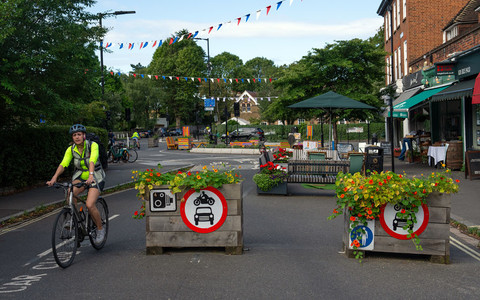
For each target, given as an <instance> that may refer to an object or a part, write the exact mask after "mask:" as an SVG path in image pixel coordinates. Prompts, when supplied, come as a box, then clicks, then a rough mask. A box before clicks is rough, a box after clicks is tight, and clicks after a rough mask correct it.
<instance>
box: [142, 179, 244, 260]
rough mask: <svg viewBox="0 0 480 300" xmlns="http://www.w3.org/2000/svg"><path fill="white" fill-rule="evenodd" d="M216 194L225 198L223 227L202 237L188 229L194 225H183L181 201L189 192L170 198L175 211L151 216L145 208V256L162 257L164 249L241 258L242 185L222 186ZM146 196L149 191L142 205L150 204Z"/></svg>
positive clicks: (203, 234)
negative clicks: (221, 251) (208, 250)
mask: <svg viewBox="0 0 480 300" xmlns="http://www.w3.org/2000/svg"><path fill="white" fill-rule="evenodd" d="M156 189H159V190H161V189H168V186H153V190H156ZM217 190H218V191H219V192H220V193H221V194H222V195H223V196H224V197H225V201H226V203H227V207H228V212H227V216H226V218H225V220H224V222H223V224H222V225H221V226H219V227H218V229H216V230H214V231H212V232H208V233H202V232H197V231H194V230H192V229H191V228H190V227H189V225H194V223H193V222H192V224H188V225H187V223H186V221H185V217H184V214H185V212H184V211H182V209H181V208H182V199H183V197H184V196H185V195H186V194H187V193H188V192H189V191H187V190H182V191H181V192H180V193H177V194H175V195H174V196H175V198H174V201H176V207H177V209H176V210H175V211H168V212H158V211H157V212H155V211H151V209H150V208H147V209H146V211H145V212H146V228H145V229H146V252H147V254H149V255H154V254H163V253H164V251H165V250H166V248H189V247H224V248H225V252H226V253H227V254H236V255H238V254H242V253H243V196H242V183H237V184H224V185H223V186H222V187H220V188H218V189H217ZM190 192H191V191H190ZM150 194H151V193H150V191H149V193H147V195H148V196H147V201H146V203H150V202H151V200H152V199H150ZM192 195H194V194H192ZM187 201H189V200H187ZM199 207H200V206H199Z"/></svg>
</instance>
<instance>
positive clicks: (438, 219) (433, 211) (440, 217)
mask: <svg viewBox="0 0 480 300" xmlns="http://www.w3.org/2000/svg"><path fill="white" fill-rule="evenodd" d="M428 211H429V213H430V220H429V223H444V224H447V223H450V209H449V208H446V207H430V206H429V207H428Z"/></svg>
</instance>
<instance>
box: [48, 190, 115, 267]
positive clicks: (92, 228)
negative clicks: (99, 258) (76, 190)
mask: <svg viewBox="0 0 480 300" xmlns="http://www.w3.org/2000/svg"><path fill="white" fill-rule="evenodd" d="M53 186H54V187H55V188H57V189H58V188H63V190H64V192H65V201H66V202H67V204H66V206H65V207H64V208H62V210H61V211H60V213H59V214H58V215H57V218H56V219H55V223H54V226H53V230H52V252H53V257H54V258H55V261H56V262H57V264H58V265H59V266H60V267H62V268H64V269H65V268H67V267H69V266H70V265H71V264H72V263H73V260H74V258H75V254H76V253H77V248H78V247H79V246H80V243H81V242H82V241H83V240H84V239H85V237H87V236H88V237H89V239H90V243H91V244H92V246H93V248H95V249H96V250H100V249H102V248H103V246H104V245H105V243H106V241H107V236H108V206H107V203H106V202H105V200H104V199H103V198H102V197H101V196H100V197H98V199H97V202H96V204H95V205H96V207H97V209H98V212H99V213H100V218H101V219H102V227H103V228H105V237H104V239H103V241H101V242H100V243H96V241H95V238H96V236H97V234H96V233H97V231H96V229H97V226H96V225H95V222H94V221H93V219H92V217H91V216H90V214H89V213H88V209H87V207H86V205H85V203H84V202H82V201H78V203H77V205H79V209H77V205H75V203H74V201H73V197H74V196H73V187H74V186H76V187H82V186H86V184H85V183H83V182H80V183H77V184H73V183H72V182H67V183H54V184H53ZM87 189H88V186H87ZM77 199H78V198H77Z"/></svg>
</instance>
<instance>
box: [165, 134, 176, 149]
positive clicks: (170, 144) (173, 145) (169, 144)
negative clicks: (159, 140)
mask: <svg viewBox="0 0 480 300" xmlns="http://www.w3.org/2000/svg"><path fill="white" fill-rule="evenodd" d="M165 141H166V142H167V150H174V149H178V143H177V142H175V139H174V138H173V137H171V136H169V137H167V138H166V139H165Z"/></svg>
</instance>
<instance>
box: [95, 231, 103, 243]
mask: <svg viewBox="0 0 480 300" xmlns="http://www.w3.org/2000/svg"><path fill="white" fill-rule="evenodd" d="M104 238H105V228H102V229H101V230H98V229H97V236H96V237H95V243H97V244H100V243H101V242H103V239H104Z"/></svg>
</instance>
